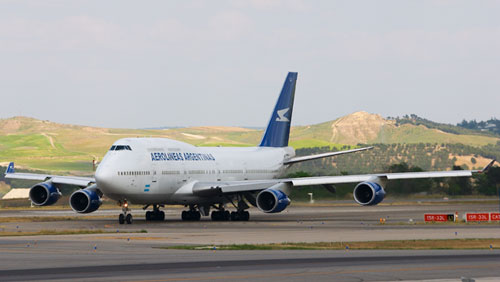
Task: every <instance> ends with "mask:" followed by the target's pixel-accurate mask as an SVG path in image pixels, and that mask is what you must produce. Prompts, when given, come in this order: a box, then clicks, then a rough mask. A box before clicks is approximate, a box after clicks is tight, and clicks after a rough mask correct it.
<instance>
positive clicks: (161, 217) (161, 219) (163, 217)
mask: <svg viewBox="0 0 500 282" xmlns="http://www.w3.org/2000/svg"><path fill="white" fill-rule="evenodd" d="M158 215H159V217H158V221H164V220H165V212H164V211H161V212H160V213H159V214H158Z"/></svg>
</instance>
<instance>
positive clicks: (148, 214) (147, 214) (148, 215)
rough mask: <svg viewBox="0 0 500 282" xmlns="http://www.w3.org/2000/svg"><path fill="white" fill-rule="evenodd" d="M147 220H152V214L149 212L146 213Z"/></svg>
mask: <svg viewBox="0 0 500 282" xmlns="http://www.w3.org/2000/svg"><path fill="white" fill-rule="evenodd" d="M146 220H148V221H149V220H151V212H150V211H147V212H146Z"/></svg>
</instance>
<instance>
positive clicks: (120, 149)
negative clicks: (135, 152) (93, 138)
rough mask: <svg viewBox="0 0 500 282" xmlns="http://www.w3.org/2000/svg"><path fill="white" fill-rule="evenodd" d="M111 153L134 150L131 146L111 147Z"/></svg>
mask: <svg viewBox="0 0 500 282" xmlns="http://www.w3.org/2000/svg"><path fill="white" fill-rule="evenodd" d="M109 150H110V151H122V150H128V151H132V148H130V146H129V145H113V146H111V149H109Z"/></svg>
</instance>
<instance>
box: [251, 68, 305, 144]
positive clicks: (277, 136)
mask: <svg viewBox="0 0 500 282" xmlns="http://www.w3.org/2000/svg"><path fill="white" fill-rule="evenodd" d="M296 82H297V73H296V72H289V73H288V75H287V77H286V80H285V83H284V84H283V88H282V89H281V94H280V96H279V98H278V102H276V106H275V107H274V111H273V113H272V114H271V120H269V124H268V125H267V128H266V131H265V133H264V136H263V137H262V141H261V142H260V145H259V146H261V147H287V146H288V137H289V135H290V123H291V122H292V112H293V100H294V98H295V84H296Z"/></svg>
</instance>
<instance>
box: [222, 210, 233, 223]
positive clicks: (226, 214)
mask: <svg viewBox="0 0 500 282" xmlns="http://www.w3.org/2000/svg"><path fill="white" fill-rule="evenodd" d="M223 219H224V220H225V221H228V220H230V219H231V214H230V213H229V211H224V212H223Z"/></svg>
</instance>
